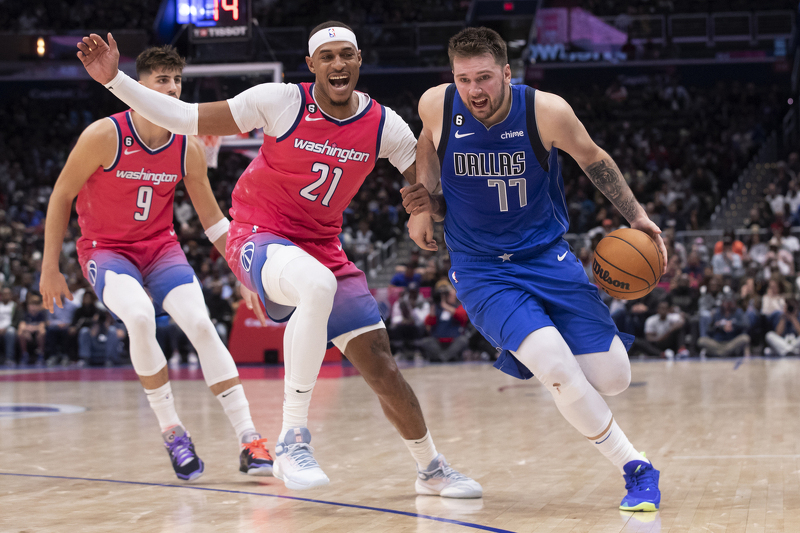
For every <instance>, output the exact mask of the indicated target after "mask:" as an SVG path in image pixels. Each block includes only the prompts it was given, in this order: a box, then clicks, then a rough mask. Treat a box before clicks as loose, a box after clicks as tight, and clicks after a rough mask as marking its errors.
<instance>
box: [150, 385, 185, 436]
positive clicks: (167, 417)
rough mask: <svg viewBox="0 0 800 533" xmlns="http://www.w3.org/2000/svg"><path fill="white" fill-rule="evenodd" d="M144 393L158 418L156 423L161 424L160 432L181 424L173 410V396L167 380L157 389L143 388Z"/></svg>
mask: <svg viewBox="0 0 800 533" xmlns="http://www.w3.org/2000/svg"><path fill="white" fill-rule="evenodd" d="M144 393H145V394H146V395H147V401H149V402H150V407H151V408H152V409H153V412H155V414H156V418H158V425H159V426H161V432H162V433H163V432H164V431H166V430H168V429H169V428H171V427H173V426H182V425H183V424H181V419H180V418H178V413H177V412H176V411H175V398H174V397H173V396H172V386H171V385H170V383H169V382H167V383H166V384H165V385H161V386H160V387H159V388H157V389H153V390H148V389H144Z"/></svg>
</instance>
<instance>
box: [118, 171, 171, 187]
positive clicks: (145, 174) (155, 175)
mask: <svg viewBox="0 0 800 533" xmlns="http://www.w3.org/2000/svg"><path fill="white" fill-rule="evenodd" d="M117 177H118V178H123V179H126V180H140V181H150V182H152V183H153V185H158V184H159V183H176V182H177V181H178V175H177V174H167V173H166V172H150V171H149V170H145V169H142V170H117Z"/></svg>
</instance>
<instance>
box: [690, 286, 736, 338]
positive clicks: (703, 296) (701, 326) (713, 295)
mask: <svg viewBox="0 0 800 533" xmlns="http://www.w3.org/2000/svg"><path fill="white" fill-rule="evenodd" d="M725 289H727V290H728V291H730V288H729V287H727V286H723V281H722V277H720V276H712V277H711V278H710V279H709V280H708V283H707V284H706V285H703V286H701V287H700V299H699V300H698V301H697V311H698V334H699V336H700V337H706V336H708V328H709V326H710V325H711V320H712V318H713V316H714V312H715V311H716V309H717V308H718V307H719V306H720V305H721V304H722V297H723V295H724V294H725Z"/></svg>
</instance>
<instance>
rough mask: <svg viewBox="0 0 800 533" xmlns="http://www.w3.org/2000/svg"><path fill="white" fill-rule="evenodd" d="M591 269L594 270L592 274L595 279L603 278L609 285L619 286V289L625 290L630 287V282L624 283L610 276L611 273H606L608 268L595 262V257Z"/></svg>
mask: <svg viewBox="0 0 800 533" xmlns="http://www.w3.org/2000/svg"><path fill="white" fill-rule="evenodd" d="M592 270H594V275H595V277H596V278H597V279H601V280H603V281H604V282H605V283H607V284H608V285H610V286H613V287H619V288H620V289H625V290H626V291H628V290H630V288H631V284H630V283H625V282H623V281H620V280H618V279H614V278H612V277H611V274H609V273H608V270H606V269H604V268H603V267H601V266H600V264H599V263H598V262H597V259H595V260H594V264H593V265H592Z"/></svg>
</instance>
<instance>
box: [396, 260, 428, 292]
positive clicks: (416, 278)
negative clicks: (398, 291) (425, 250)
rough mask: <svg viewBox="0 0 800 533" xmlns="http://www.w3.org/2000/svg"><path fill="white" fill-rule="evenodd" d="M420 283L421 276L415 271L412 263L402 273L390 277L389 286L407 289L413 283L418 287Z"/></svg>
mask: <svg viewBox="0 0 800 533" xmlns="http://www.w3.org/2000/svg"><path fill="white" fill-rule="evenodd" d="M421 281H422V274H420V273H419V272H417V271H416V267H415V266H414V265H413V264H412V263H409V264H407V265H406V267H405V269H403V271H402V272H398V273H396V274H395V275H394V276H393V277H392V279H391V281H390V282H389V285H392V286H393V287H408V286H409V285H410V284H411V283H415V284H416V285H417V287H419V284H420V282H421Z"/></svg>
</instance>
